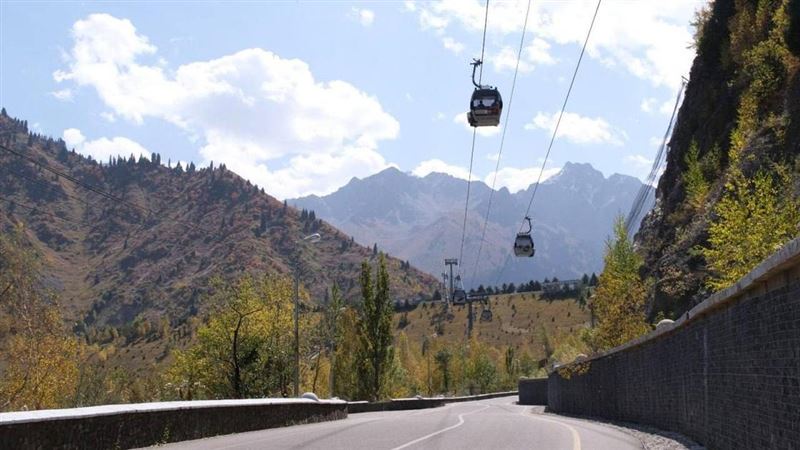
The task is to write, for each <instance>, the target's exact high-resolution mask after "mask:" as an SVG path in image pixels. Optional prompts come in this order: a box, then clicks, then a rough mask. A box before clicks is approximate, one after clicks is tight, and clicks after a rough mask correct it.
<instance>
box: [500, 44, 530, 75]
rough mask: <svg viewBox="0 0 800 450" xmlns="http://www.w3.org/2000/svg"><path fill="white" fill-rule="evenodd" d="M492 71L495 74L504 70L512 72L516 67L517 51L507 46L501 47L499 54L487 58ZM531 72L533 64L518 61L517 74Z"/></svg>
mask: <svg viewBox="0 0 800 450" xmlns="http://www.w3.org/2000/svg"><path fill="white" fill-rule="evenodd" d="M489 59H490V61H491V63H492V66H494V70H495V71H497V72H504V71H506V70H508V71H513V70H514V68H515V67H516V66H517V51H516V50H515V49H513V48H511V47H509V46H506V47H503V48H502V49H500V51H499V52H497V53H496V54H494V55H493V56H490V57H489ZM532 70H533V64H529V63H527V62H526V61H525V60H522V59H520V61H519V72H520V73H527V72H530V71H532Z"/></svg>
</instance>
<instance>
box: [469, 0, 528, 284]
mask: <svg viewBox="0 0 800 450" xmlns="http://www.w3.org/2000/svg"><path fill="white" fill-rule="evenodd" d="M531 3H532V0H528V7H527V9H526V10H525V20H524V21H523V23H522V36H520V38H519V49H518V50H517V65H516V66H515V67H514V78H513V79H512V81H511V93H510V94H509V96H508V107H507V108H506V117H505V120H504V122H503V131H502V132H501V135H500V148H499V150H498V151H497V163H496V164H495V166H494V177H493V178H492V189H491V190H489V201H488V206H487V207H486V216H485V217H484V219H483V230H482V231H481V240H480V243H479V244H478V256H476V257H475V266H474V268H473V270H472V278H470V281H475V277H476V275H477V273H478V264H479V263H480V260H481V252H482V250H483V243H484V242H485V240H486V226H487V224H488V223H489V214H490V212H491V211H492V200H493V199H494V188H495V186H496V184H497V172H498V171H499V170H500V159H501V158H502V156H503V145H504V144H505V141H506V131H507V130H508V118H509V117H510V116H511V105H512V103H513V101H514V90H515V88H516V85H517V73H518V72H519V63H520V59H521V57H522V47H523V45H524V42H525V31H526V30H527V29H528V16H529V14H530V11H531Z"/></svg>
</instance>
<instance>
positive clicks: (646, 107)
mask: <svg viewBox="0 0 800 450" xmlns="http://www.w3.org/2000/svg"><path fill="white" fill-rule="evenodd" d="M657 102H658V100H656V99H655V98H653V97H647V98H644V99H642V103H641V105H639V108H640V109H641V110H642V111H643V112H646V113H651V112H653V108H654V107H655V105H656V103H657Z"/></svg>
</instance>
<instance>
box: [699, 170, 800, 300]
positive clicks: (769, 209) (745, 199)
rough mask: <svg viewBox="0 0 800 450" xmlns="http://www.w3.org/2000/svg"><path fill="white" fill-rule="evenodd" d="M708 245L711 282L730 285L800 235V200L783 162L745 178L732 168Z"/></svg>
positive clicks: (719, 286) (705, 253) (704, 252)
mask: <svg viewBox="0 0 800 450" xmlns="http://www.w3.org/2000/svg"><path fill="white" fill-rule="evenodd" d="M714 216H715V217H714V220H713V221H712V223H711V225H710V226H709V229H708V235H709V237H708V245H707V246H706V247H703V248H701V249H700V252H701V253H702V255H703V256H704V257H705V259H706V263H707V266H708V269H709V271H710V273H711V275H710V277H709V278H708V281H707V285H708V287H709V288H711V289H713V290H715V291H716V290H720V289H724V288H726V287H728V286H730V285H731V284H733V283H735V282H736V281H738V280H739V279H740V278H741V277H743V276H744V275H746V274H747V272H749V271H750V270H752V269H753V268H754V267H755V266H756V265H758V263H759V262H761V261H763V260H764V258H766V257H767V256H769V255H770V254H772V253H773V252H775V251H776V250H778V249H779V248H780V247H781V246H782V245H783V244H785V243H786V242H788V241H789V240H790V239H792V238H794V237H796V236H797V235H798V224H800V200H798V198H797V197H796V196H795V195H793V193H792V177H791V172H790V171H789V170H788V169H786V168H784V167H781V166H777V167H776V170H775V171H774V173H770V172H767V171H765V170H762V171H759V172H758V173H756V174H755V176H753V177H749V178H748V177H745V176H744V175H743V174H742V172H741V171H739V170H734V171H732V175H731V179H730V181H729V182H728V183H727V184H726V186H725V193H724V194H723V196H722V198H721V199H720V201H719V202H718V203H717V205H716V206H715V208H714Z"/></svg>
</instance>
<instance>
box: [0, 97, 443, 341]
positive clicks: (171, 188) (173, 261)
mask: <svg viewBox="0 0 800 450" xmlns="http://www.w3.org/2000/svg"><path fill="white" fill-rule="evenodd" d="M0 144H2V145H3V146H4V147H7V148H8V149H10V150H12V151H14V152H17V153H19V154H20V155H21V156H18V155H14V154H13V153H11V152H9V151H6V150H1V149H0V231H3V232H7V231H8V230H9V229H10V228H11V227H17V226H19V224H23V233H24V237H25V238H26V240H27V241H29V242H30V243H31V244H32V245H33V246H34V247H35V248H36V250H37V251H38V253H39V254H40V255H41V256H42V261H43V265H44V272H45V274H46V276H47V278H48V282H47V284H48V286H49V287H50V288H51V289H52V290H53V291H56V292H57V293H58V294H59V301H60V306H61V307H62V309H63V314H64V316H65V317H66V318H67V319H69V320H70V321H71V322H72V323H74V324H75V328H76V330H77V331H78V332H81V333H89V332H90V331H92V330H94V331H92V332H95V333H97V332H100V333H107V332H109V330H111V329H112V328H113V329H114V330H117V331H118V332H119V333H120V334H123V333H125V332H128V331H130V329H131V328H132V327H136V326H137V325H141V324H142V323H146V324H150V325H152V326H150V328H157V327H158V325H156V324H163V323H164V321H168V322H169V324H170V326H171V328H173V329H178V330H181V329H183V327H185V326H188V325H187V324H188V323H189V322H192V320H194V319H201V318H202V312H203V310H204V308H205V307H206V304H205V303H204V300H205V297H206V296H205V295H204V294H205V292H206V290H207V286H208V281H209V279H210V278H212V277H216V276H220V277H223V278H233V277H236V276H239V275H240V274H242V273H245V272H249V273H265V272H266V273H272V274H283V275H289V274H291V273H292V267H293V266H294V262H295V260H297V262H298V265H299V268H300V272H301V283H302V285H304V286H305V287H307V289H308V290H309V291H310V294H311V301H312V302H318V301H320V300H321V299H322V298H323V296H324V292H325V290H326V289H328V288H329V287H330V286H331V284H332V283H333V282H336V283H338V284H339V286H340V287H341V288H342V291H343V293H344V294H345V296H346V297H347V298H350V299H354V298H357V297H358V296H359V292H360V288H359V287H358V285H357V284H358V283H357V280H358V277H359V274H360V264H361V262H362V261H363V260H370V261H371V262H375V259H376V255H374V254H373V249H372V248H365V247H363V246H361V245H358V244H356V243H354V242H353V240H352V238H351V237H350V236H349V235H347V234H345V233H342V232H341V231H339V230H337V229H336V228H334V227H333V226H331V225H329V224H328V223H326V222H324V221H323V220H321V219H318V218H316V217H314V215H313V214H308V213H307V212H301V211H298V210H296V209H294V208H292V207H290V206H287V205H286V204H285V203H282V202H279V201H278V200H276V199H275V198H273V197H271V196H269V195H268V194H266V193H265V191H264V189H263V188H262V189H259V188H258V187H256V186H254V185H252V184H250V182H248V181H245V180H244V179H242V178H241V177H239V176H238V175H236V174H235V173H233V172H231V171H229V170H227V169H226V168H225V166H218V167H213V165H212V167H209V168H202V169H196V168H195V167H194V165H190V166H189V167H181V166H180V165H176V166H174V167H172V168H170V167H167V166H165V165H163V164H161V161H160V159H161V158H160V156H158V155H153V156H152V158H151V159H148V158H144V157H141V158H138V159H134V158H133V156H131V157H130V158H120V159H115V160H112V161H110V163H109V164H100V163H98V162H96V161H93V160H91V159H89V158H86V157H84V156H81V155H79V154H76V153H75V152H74V150H73V151H70V150H68V149H67V148H66V146H65V145H64V142H63V141H61V140H53V139H50V138H45V137H42V136H38V135H35V134H31V133H29V131H28V129H27V124H26V122H24V121H21V120H18V119H14V118H11V117H9V116H8V115H7V114H6V112H5V109H3V111H2V113H1V114H0ZM31 160H32V161H34V162H35V163H33V162H31ZM45 168H51V169H53V170H55V171H57V172H58V173H59V174H60V175H57V174H54V173H53V172H51V171H48V170H46V169H45ZM68 178H69V179H73V180H75V181H77V182H79V183H82V184H85V185H90V186H91V187H93V188H96V189H94V191H91V190H87V189H85V188H83V187H79V185H78V184H76V183H75V182H72V181H70V180H68ZM105 193H107V194H109V195H110V196H111V198H110V199H109V198H107V197H104V196H103V195H102V194H105ZM311 233H320V235H321V236H322V239H321V241H319V242H318V243H315V244H306V245H298V244H297V242H298V240H299V239H301V238H302V237H303V236H306V235H309V234H311ZM298 249H300V252H299V256H298V253H296V252H297V250H298ZM0 256H1V255H0ZM387 265H388V267H389V272H390V277H391V289H392V291H391V294H392V296H394V297H395V298H397V299H409V298H414V297H418V296H422V297H430V296H431V294H432V293H433V291H434V290H435V289H436V287H437V281H436V279H435V278H433V277H432V276H430V275H428V274H426V273H423V272H421V271H419V270H417V269H415V268H413V267H410V266H408V265H407V264H405V262H404V261H400V260H398V259H395V258H391V257H389V258H387ZM195 325H196V321H195ZM145 328H147V327H145ZM184 331H186V330H184ZM189 331H191V330H189Z"/></svg>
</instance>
